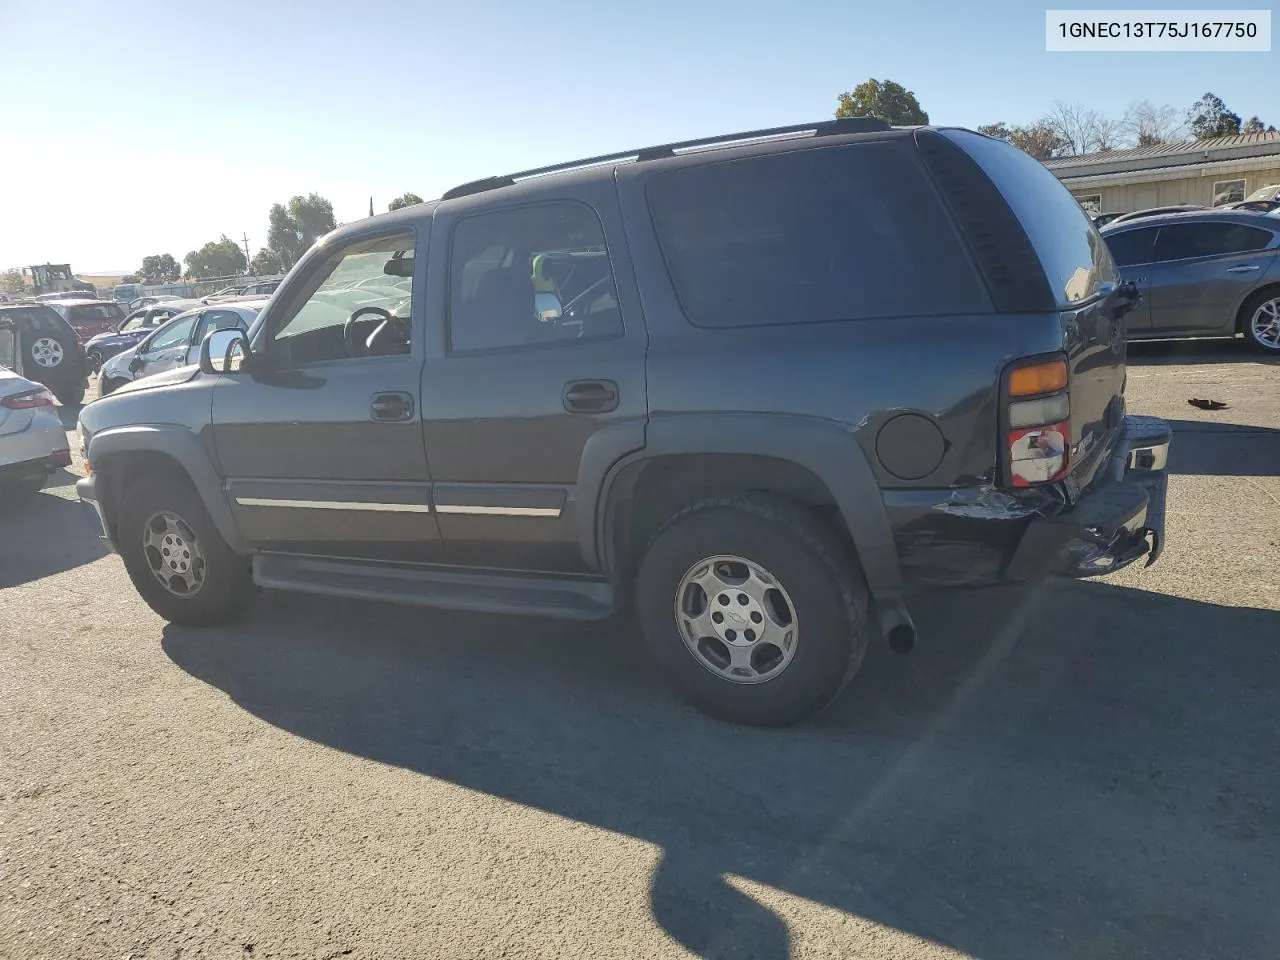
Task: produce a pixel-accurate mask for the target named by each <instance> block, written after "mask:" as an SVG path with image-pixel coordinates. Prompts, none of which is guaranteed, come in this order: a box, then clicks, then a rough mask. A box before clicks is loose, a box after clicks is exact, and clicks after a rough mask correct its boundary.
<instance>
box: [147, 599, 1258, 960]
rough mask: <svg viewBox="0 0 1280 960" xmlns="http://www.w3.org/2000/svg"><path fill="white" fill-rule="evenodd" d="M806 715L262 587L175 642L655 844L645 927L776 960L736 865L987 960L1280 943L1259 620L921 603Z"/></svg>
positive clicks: (272, 692) (412, 757)
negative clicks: (238, 613) (759, 725)
mask: <svg viewBox="0 0 1280 960" xmlns="http://www.w3.org/2000/svg"><path fill="white" fill-rule="evenodd" d="M913 609H914V610H915V611H916V614H917V620H918V623H919V626H920V628H921V637H922V640H921V648H920V649H919V650H918V652H917V653H915V654H914V655H913V656H911V657H906V658H898V657H894V656H893V655H892V654H889V653H888V652H887V651H886V650H884V649H882V648H881V646H880V645H876V646H875V647H874V649H873V650H872V652H871V653H870V654H869V655H868V658H867V663H866V665H865V667H864V669H863V672H862V674H861V675H860V676H859V677H858V678H857V679H855V681H854V683H853V685H852V686H851V687H850V689H849V691H848V692H847V694H846V695H845V696H844V697H843V698H842V699H841V700H840V701H839V702H837V704H836V705H835V706H834V707H833V708H832V709H830V710H828V711H827V712H826V713H825V714H823V715H822V716H821V717H820V718H819V719H818V720H816V721H814V722H812V723H810V724H807V725H804V726H801V727H797V728H793V729H789V730H776V731H762V730H753V729H747V728H739V727H733V726H728V725H725V724H721V723H718V722H715V721H712V720H709V719H707V718H705V717H703V716H701V715H700V714H697V713H695V712H694V711H692V710H691V709H689V708H687V707H685V706H684V705H682V704H680V703H678V702H676V701H674V700H672V699H670V697H669V696H668V695H667V693H666V692H665V688H664V687H663V686H662V685H661V683H660V682H659V681H658V679H657V678H656V677H655V676H654V674H653V673H652V671H651V670H650V668H649V666H648V661H647V659H646V657H645V656H644V654H643V653H642V651H641V650H640V648H639V645H638V641H637V639H636V638H635V636H634V635H633V633H632V629H631V627H630V625H629V623H628V622H627V621H625V620H623V619H619V620H618V621H616V622H608V623H604V624H596V625H589V626H582V625H569V624H558V623H545V622H535V621H531V620H523V619H515V618H498V617H479V616H464V615H459V614H448V613H443V612H424V611H413V610H409V611H406V610H403V609H398V608H392V607H380V606H375V605H369V604H361V603H353V602H343V601H336V600H322V599H317V598H307V597H298V596H288V595H267V596H266V597H264V600H263V602H262V604H261V606H260V607H259V608H258V610H257V611H256V613H255V614H254V615H253V616H252V617H251V618H250V619H249V620H248V621H246V622H245V623H243V624H240V625H237V626H234V627H229V628H223V629H218V630H209V631H193V630H188V629H184V628H180V627H173V626H170V627H168V628H166V630H165V633H164V649H165V651H166V653H167V654H168V656H169V657H170V658H171V659H172V660H173V661H174V662H175V663H176V664H178V665H179V666H180V667H181V668H182V669H184V670H186V671H188V672H189V673H190V674H192V675H194V676H195V677H198V678H199V679H201V680H203V681H204V682H206V683H208V684H211V685H212V686H214V687H216V688H218V689H220V690H223V691H225V692H226V693H227V694H228V695H229V696H230V697H232V698H233V699H234V700H235V701H236V702H237V703H238V704H240V705H241V706H242V707H243V708H244V709H246V710H248V711H250V712H252V713H253V714H255V715H257V716H258V717H260V718H262V719H263V720H265V721H266V722H268V723H271V724H274V725H276V726H278V727H280V728H281V729H284V730H287V731H289V732H291V733H294V734H296V735H298V736H300V737H304V738H306V739H308V740H312V741H314V742H317V743H320V744H325V745H328V746H331V747H333V748H335V749H338V750H343V751H346V752H348V753H351V754H355V755H358V756H361V757H367V758H370V759H373V760H375V761H378V762H381V763H387V764H393V765H395V766H398V767H403V768H406V769H408V770H413V771H416V772H418V773H421V774H423V775H425V776H430V777H437V778H441V779H444V780H447V781H451V782H453V783H457V784H460V785H462V786H465V787H467V788H469V789H474V790H481V791H484V792H486V793H489V794H493V795H496V796H499V797H503V798H506V799H509V800H511V801H513V802H517V803H521V804H527V805H530V806H533V807H537V808H540V809H542V810H546V811H549V812H551V813H554V814H557V815H559V816H563V817H570V818H573V819H575V820H578V821H581V822H583V823H587V824H591V825H595V826H598V827H602V828H605V829H607V830H611V831H617V832H620V833H624V834H628V835H631V836H635V837H639V838H643V839H645V840H647V841H650V842H652V843H654V844H657V845H659V846H660V847H661V849H662V861H661V866H660V867H659V869H658V870H657V871H656V873H655V875H654V878H653V886H652V891H651V898H652V909H653V912H654V916H655V917H656V919H657V920H658V922H659V923H660V924H661V925H662V926H663V928H664V929H665V930H666V931H667V932H668V933H670V934H671V936H673V937H674V938H675V939H677V940H678V941H679V942H681V943H682V944H684V945H685V946H686V947H688V948H689V949H691V950H692V951H694V952H695V953H697V954H699V955H700V956H707V957H711V956H715V957H761V958H769V960H774V958H785V957H787V956H789V955H790V953H791V948H792V937H793V934H794V933H795V931H791V930H788V928H787V927H786V925H785V924H784V923H783V921H782V920H781V919H780V918H779V917H777V916H776V915H775V914H774V913H772V912H771V911H770V910H768V909H766V908H765V907H764V906H762V905H761V904H760V903H759V902H757V900H756V899H754V898H752V897H750V896H748V895H746V894H745V893H742V892H739V891H738V890H737V889H735V887H734V886H733V885H732V878H734V877H741V878H745V879H746V880H748V881H754V882H756V883H759V884H764V885H767V886H769V887H772V888H777V889H781V890H784V891H788V892H790V893H791V894H794V895H797V896H800V897H804V898H807V899H809V900H812V901H815V902H817V903H820V904H826V905H829V906H830V907H833V908H835V909H837V910H840V911H843V912H845V913H846V914H850V915H854V916H857V917H864V918H868V919H870V920H872V921H875V922H876V923H879V924H884V925H887V926H889V927H894V928H897V929H900V930H905V931H909V932H910V933H912V934H914V935H917V936H919V937H924V938H927V939H929V940H933V941H938V942H941V943H944V944H949V945H951V946H954V947H955V948H958V949H960V950H963V951H965V952H967V953H971V954H974V955H977V956H979V957H983V958H987V960H1003V958H1008V960H1024V958H1027V957H1037V958H1042V957H1048V958H1058V957H1062V958H1066V957H1090V958H1106V957H1125V958H1131V957H1152V958H1161V960H1166V958H1172V957H1191V956H1197V957H1202V956H1235V957H1244V956H1276V955H1280V912H1277V911H1276V909H1275V891H1276V890H1277V889H1280V649H1278V648H1280V642H1278V641H1280V613H1276V612H1272V611H1264V610H1253V609H1242V608H1231V607H1219V606H1214V605H1211V604H1206V603H1200V602H1195V601H1190V600H1183V599H1178V598H1173V597H1168V596H1165V595H1161V594H1152V593H1146V592H1143V591H1139V590H1132V589H1127V588H1124V587H1117V586H1109V585H1106V584H1102V583H1088V582H1061V583H1055V584H1052V585H1050V586H1048V587H1046V588H1044V589H1042V590H1039V591H1012V590H999V591H987V592H974V593H967V594H964V593H962V594H953V595H938V596H935V597H931V598H922V599H921V600H919V601H917V602H916V604H915V606H914V607H913Z"/></svg>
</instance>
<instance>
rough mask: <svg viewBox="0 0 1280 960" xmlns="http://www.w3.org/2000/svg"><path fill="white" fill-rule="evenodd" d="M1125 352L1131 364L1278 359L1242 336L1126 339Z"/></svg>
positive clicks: (1132, 365)
mask: <svg viewBox="0 0 1280 960" xmlns="http://www.w3.org/2000/svg"><path fill="white" fill-rule="evenodd" d="M1126 352H1127V354H1128V357H1127V362H1128V364H1129V366H1131V367H1149V366H1159V365H1169V364H1180V363H1280V353H1276V354H1274V355H1271V354H1266V353H1263V352H1262V351H1260V350H1254V349H1252V348H1251V347H1250V346H1249V345H1248V344H1247V343H1245V341H1244V338H1243V337H1236V338H1234V339H1229V338H1225V337H1199V338H1191V339H1184V340H1130V341H1129V344H1128V348H1127V351H1126Z"/></svg>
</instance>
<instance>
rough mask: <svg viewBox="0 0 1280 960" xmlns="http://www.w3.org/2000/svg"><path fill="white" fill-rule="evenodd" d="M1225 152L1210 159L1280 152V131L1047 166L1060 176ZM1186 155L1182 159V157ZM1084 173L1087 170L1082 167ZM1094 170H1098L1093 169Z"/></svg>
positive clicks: (1188, 160)
mask: <svg viewBox="0 0 1280 960" xmlns="http://www.w3.org/2000/svg"><path fill="white" fill-rule="evenodd" d="M1219 152H1225V154H1226V156H1220V157H1211V158H1209V159H1228V158H1229V157H1230V156H1231V155H1232V154H1245V155H1266V154H1270V153H1280V132H1271V133H1242V134H1240V135H1239V136H1235V137H1210V138H1209V139H1207V140H1184V141H1182V142H1181V143H1158V144H1155V145H1154V146H1150V147H1134V148H1133V149H1132V150H1108V151H1106V152H1105V153H1085V154H1080V155H1078V156H1074V157H1055V158H1053V159H1052V160H1046V161H1045V162H1044V165H1045V166H1046V167H1048V168H1049V169H1050V170H1052V171H1053V172H1054V173H1056V174H1058V176H1064V175H1065V173H1064V171H1065V170H1068V169H1072V170H1074V169H1075V168H1077V167H1079V168H1085V167H1100V166H1111V165H1113V164H1114V165H1115V166H1116V169H1128V170H1138V169H1142V168H1143V167H1145V166H1147V165H1148V164H1150V165H1151V166H1156V165H1161V166H1166V165H1169V164H1171V163H1172V164H1178V163H1180V162H1185V163H1203V162H1204V161H1205V159H1206V157H1205V156H1204V154H1205V153H1210V154H1214V153H1219ZM1184 157H1185V158H1186V159H1185V160H1181V159H1180V158H1184ZM1081 172H1082V173H1083V172H1084V171H1083V169H1082V170H1081ZM1090 172H1094V171H1090Z"/></svg>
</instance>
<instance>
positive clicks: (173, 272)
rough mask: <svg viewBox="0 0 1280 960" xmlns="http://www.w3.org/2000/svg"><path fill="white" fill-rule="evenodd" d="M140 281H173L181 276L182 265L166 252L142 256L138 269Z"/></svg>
mask: <svg viewBox="0 0 1280 960" xmlns="http://www.w3.org/2000/svg"><path fill="white" fill-rule="evenodd" d="M138 274H139V276H141V277H142V280H141V281H140V282H142V283H173V281H175V280H177V279H178V277H180V276H182V266H181V264H179V263H178V261H177V260H175V259H173V256H172V255H171V254H168V253H157V254H155V255H153V256H150V257H143V258H142V268H141V269H140V270H139V271H138Z"/></svg>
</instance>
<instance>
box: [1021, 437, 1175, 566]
mask: <svg viewBox="0 0 1280 960" xmlns="http://www.w3.org/2000/svg"><path fill="white" fill-rule="evenodd" d="M1171 437H1172V433H1171V431H1170V429H1169V425H1168V424H1167V423H1166V422H1165V421H1164V420H1161V419H1160V418H1158V417H1125V434H1124V439H1123V440H1122V441H1121V442H1120V443H1119V444H1117V445H1116V449H1115V450H1114V451H1113V452H1112V454H1111V458H1110V461H1109V462H1108V464H1107V467H1106V469H1105V470H1104V471H1101V473H1100V475H1099V476H1098V477H1097V478H1096V479H1095V480H1094V482H1093V484H1092V485H1091V486H1090V487H1089V489H1088V490H1086V491H1084V493H1083V494H1082V495H1081V497H1080V499H1079V500H1078V501H1077V502H1076V503H1075V504H1074V505H1073V506H1072V507H1071V508H1070V509H1068V510H1064V511H1063V512H1062V513H1060V514H1057V515H1056V516H1052V517H1039V518H1037V519H1035V520H1033V521H1031V523H1030V525H1029V526H1028V527H1027V530H1026V532H1025V533H1024V534H1023V536H1022V540H1021V542H1020V543H1019V544H1018V549H1017V551H1016V552H1015V553H1014V555H1013V559H1012V560H1011V561H1010V563H1009V568H1008V571H1007V576H1008V578H1009V579H1011V580H1039V579H1042V578H1043V577H1044V576H1046V575H1050V574H1052V575H1056V576H1062V577H1095V576H1099V575H1101V574H1106V573H1114V572H1115V571H1117V570H1120V569H1122V568H1124V567H1127V566H1128V565H1129V564H1131V563H1133V562H1134V561H1135V560H1139V559H1142V558H1144V557H1145V558H1146V565H1147V566H1151V564H1153V563H1155V562H1156V560H1158V559H1159V558H1160V554H1161V553H1162V552H1163V550H1164V544H1165V532H1164V517H1165V491H1166V487H1167V484H1168V471H1167V470H1166V466H1167V464H1168V461H1169V442H1170V439H1171Z"/></svg>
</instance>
